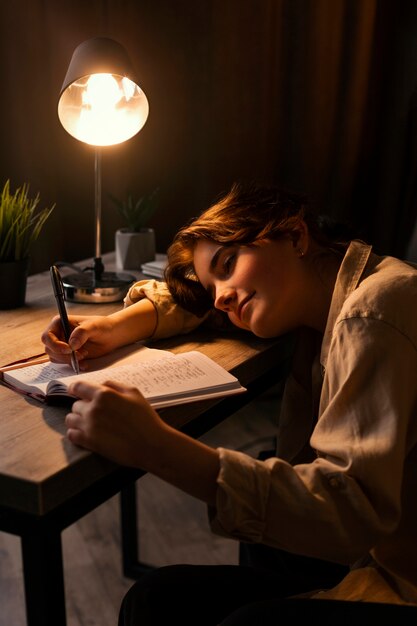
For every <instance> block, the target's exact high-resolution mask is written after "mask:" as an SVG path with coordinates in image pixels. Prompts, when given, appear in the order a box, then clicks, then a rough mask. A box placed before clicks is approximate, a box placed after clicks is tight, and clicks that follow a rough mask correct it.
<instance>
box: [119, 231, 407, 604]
mask: <svg viewBox="0 0 417 626" xmlns="http://www.w3.org/2000/svg"><path fill="white" fill-rule="evenodd" d="M149 282H151V283H152V282H153V281H149ZM149 282H148V283H147V284H148V285H149ZM144 288H145V287H144V284H142V286H138V287H134V288H133V291H132V292H131V294H130V296H129V300H128V302H129V301H131V300H134V299H136V295H137V290H138V289H139V290H140V289H142V291H143V290H144ZM163 288H164V287H162V286H158V285H157V284H155V282H153V284H152V287H149V289H150V290H149V291H148V292H147V293H145V292H143V294H142V295H141V296H140V297H144V296H146V297H150V298H151V299H152V300H153V301H154V302H155V305H156V307H157V310H158V315H159V320H161V323H160V325H158V328H157V333H159V332H161V331H160V327H161V328H163V330H162V332H163V333H165V332H167V328H168V327H169V332H170V333H171V334H174V333H175V332H176V333H178V332H187V330H190V329H191V328H193V327H195V326H196V325H198V323H201V320H198V319H197V318H193V316H191V315H190V314H188V313H186V312H183V311H179V309H178V307H175V305H173V304H172V301H171V300H170V298H169V294H168V293H167V292H165V293H164V295H163V297H162V298H160V299H159V300H158V297H155V295H154V294H155V293H162V292H161V291H160V290H162V289H163ZM135 290H136V291H135ZM151 292H152V293H151ZM168 302H169V304H168ZM162 311H164V312H166V311H168V312H169V315H168V316H169V317H170V320H169V321H166V320H165V319H164V321H163V322H162V317H161V314H162ZM158 336H162V335H158ZM320 344H321V350H320ZM306 444H307V446H306ZM311 451H314V452H315V458H314V459H313V460H309V461H308V462H301V461H302V460H304V459H308V458H309V452H310V453H311ZM219 452H220V459H221V469H220V473H219V476H218V492H217V503H216V507H215V510H213V511H210V518H211V526H212V529H213V530H214V531H215V532H218V533H221V534H223V535H226V536H229V537H234V538H236V539H240V540H242V541H249V542H262V543H265V544H267V545H271V546H274V547H277V548H282V549H284V550H288V551H292V552H295V553H299V554H304V555H307V556H313V557H317V558H321V559H328V560H331V561H336V562H341V563H346V564H349V565H351V566H352V572H351V573H350V574H349V575H348V577H347V578H346V579H345V580H344V581H342V583H341V584H340V585H338V587H337V588H336V589H334V590H332V591H328V592H324V593H322V594H320V595H319V596H318V597H331V598H339V599H351V600H359V599H360V600H374V601H386V602H413V603H416V604H417V271H416V269H415V268H413V267H411V266H409V265H407V264H405V263H403V262H401V261H399V260H397V259H394V258H392V257H379V256H376V255H374V254H372V253H371V248H370V246H367V245H365V244H363V243H361V242H356V241H355V242H352V243H351V245H350V246H349V249H348V251H347V253H346V255H345V258H344V260H343V262H342V265H341V268H340V271H339V274H338V277H337V280H336V284H335V288H334V292H333V297H332V302H331V306H330V311H329V316H328V321H327V327H326V330H325V334H324V337H323V338H321V337H320V336H319V335H318V334H317V333H314V332H312V331H311V332H310V331H308V330H305V329H303V330H302V331H301V332H300V338H299V344H298V349H297V354H296V356H295V360H294V369H293V372H292V375H291V376H290V377H289V379H288V381H287V384H286V388H285V392H284V397H283V405H282V414H281V416H280V423H279V433H278V449H277V455H278V456H277V458H272V459H268V460H266V461H257V460H255V459H253V458H251V457H249V456H247V455H245V454H242V453H240V452H236V451H232V450H226V449H223V448H220V449H219ZM368 554H370V555H371V558H372V562H371V565H367V566H360V565H355V562H356V563H357V562H358V561H362V562H363V561H364V559H365V557H366V556H367V555H368Z"/></svg>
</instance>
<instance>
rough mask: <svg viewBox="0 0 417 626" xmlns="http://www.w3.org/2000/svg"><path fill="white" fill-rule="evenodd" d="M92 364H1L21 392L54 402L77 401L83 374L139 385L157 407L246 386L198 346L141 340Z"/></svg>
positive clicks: (95, 379)
mask: <svg viewBox="0 0 417 626" xmlns="http://www.w3.org/2000/svg"><path fill="white" fill-rule="evenodd" d="M90 363H91V364H92V367H93V368H94V369H93V371H89V372H84V373H81V374H78V375H77V374H74V372H73V370H72V369H71V367H70V366H69V365H60V364H55V363H51V362H49V361H47V362H44V363H36V364H34V365H31V364H30V363H29V364H25V365H24V366H23V367H15V366H14V367H13V368H7V367H6V368H2V369H1V368H0V378H1V380H2V382H3V384H5V385H7V386H8V387H9V388H11V389H13V390H15V391H17V392H18V393H22V394H24V395H27V396H30V397H31V398H35V399H36V400H39V401H41V402H46V403H49V404H54V403H59V402H62V401H73V400H74V398H73V397H71V396H70V395H69V394H68V385H69V383H70V382H72V381H74V380H77V379H78V380H81V379H83V380H86V381H90V382H92V383H98V384H103V383H104V382H105V381H107V380H114V381H118V382H120V383H123V384H125V385H129V386H133V387H137V389H139V390H140V391H141V393H142V394H143V395H144V396H145V398H147V400H148V401H149V402H150V404H152V406H154V407H155V408H161V407H166V406H172V405H174V404H183V403H185V402H193V401H195V400H202V399H206V398H214V397H219V396H225V395H229V394H235V393H241V392H244V391H246V389H245V388H244V387H242V385H241V384H240V383H239V381H238V379H237V378H235V376H233V375H232V374H230V373H229V372H227V371H226V370H225V369H224V368H222V367H221V366H220V365H218V364H217V363H216V362H215V361H213V360H212V359H210V358H209V357H207V356H206V355H204V354H202V353H201V352H197V351H192V352H185V353H182V354H173V353H171V352H168V351H165V350H155V349H151V348H146V347H144V346H139V347H138V346H137V345H136V346H135V347H134V351H133V352H132V347H130V346H129V347H127V348H124V349H121V350H118V351H116V352H115V353H113V354H112V355H108V356H107V357H102V358H100V359H95V361H94V362H93V361H90Z"/></svg>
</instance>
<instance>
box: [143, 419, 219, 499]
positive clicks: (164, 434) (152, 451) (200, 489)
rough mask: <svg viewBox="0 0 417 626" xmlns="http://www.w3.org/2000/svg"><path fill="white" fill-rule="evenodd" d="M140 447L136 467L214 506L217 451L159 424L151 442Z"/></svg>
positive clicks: (217, 464)
mask: <svg viewBox="0 0 417 626" xmlns="http://www.w3.org/2000/svg"><path fill="white" fill-rule="evenodd" d="M144 447H145V448H146V450H143V456H142V458H141V463H140V467H142V468H143V469H144V470H145V471H147V472H150V473H152V474H155V475H156V476H158V477H159V478H161V479H162V480H165V481H167V482H169V483H170V484H172V485H174V486H176V487H178V488H179V489H182V490H183V491H185V492H187V493H188V494H189V495H191V496H194V497H195V498H198V499H199V500H203V501H204V502H206V503H207V504H211V505H214V504H215V501H216V492H217V476H218V474H219V470H220V457H219V453H218V451H217V450H215V449H214V448H211V447H209V446H207V445H205V444H203V443H201V442H200V441H198V440H196V439H193V438H191V437H189V436H188V435H185V434H184V433H182V432H180V431H178V430H177V429H175V428H173V427H171V426H169V425H168V424H166V423H165V422H163V421H162V420H161V421H160V423H159V424H158V426H157V432H156V433H154V436H153V441H152V442H149V441H148V442H146V445H145V446H144Z"/></svg>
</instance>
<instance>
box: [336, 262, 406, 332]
mask: <svg viewBox="0 0 417 626" xmlns="http://www.w3.org/2000/svg"><path fill="white" fill-rule="evenodd" d="M353 317H356V318H359V319H360V318H367V319H369V320H371V319H374V320H375V321H380V322H385V323H387V324H390V325H391V326H394V327H396V328H398V330H400V331H401V332H405V333H407V334H409V333H411V334H413V335H414V336H415V337H416V338H417V267H416V266H414V265H413V264H410V263H407V262H405V261H402V260H400V259H397V258H395V257H390V256H385V257H379V256H377V255H372V256H371V259H370V264H369V267H368V269H367V270H366V271H365V272H364V274H363V276H362V277H361V280H360V281H359V283H358V285H357V287H356V289H354V290H353V291H352V292H351V293H350V294H349V295H348V297H347V298H346V300H345V302H344V304H343V307H342V309H341V312H340V315H339V321H340V320H341V319H346V318H353Z"/></svg>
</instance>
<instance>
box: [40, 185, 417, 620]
mask: <svg viewBox="0 0 417 626" xmlns="http://www.w3.org/2000/svg"><path fill="white" fill-rule="evenodd" d="M166 280H167V285H164V284H157V283H155V282H154V281H148V282H146V281H145V282H141V283H138V284H137V285H136V286H134V287H133V288H132V289H131V291H130V293H129V294H128V297H127V299H126V304H127V305H128V306H127V308H125V309H124V310H123V311H120V312H118V313H116V314H114V315H111V316H109V317H93V318H77V317H74V318H72V319H71V323H72V324H73V326H74V330H73V333H72V335H71V338H70V342H69V344H70V347H69V346H68V345H67V344H66V343H65V342H64V341H63V337H62V333H61V331H60V327H59V323H58V321H57V320H54V321H53V322H52V323H51V325H50V327H49V328H48V329H47V330H46V331H45V333H44V335H43V340H44V343H45V346H46V351H47V352H48V353H49V355H50V357H51V359H52V360H54V361H65V360H68V359H69V353H70V348H72V349H74V350H77V354H78V356H79V358H80V360H81V363H85V364H87V366H88V358H89V357H93V356H98V355H99V354H103V353H104V352H107V351H109V350H112V349H114V348H115V347H117V346H120V345H123V344H126V343H129V342H132V341H135V340H138V339H141V338H145V337H151V336H152V337H161V336H167V335H172V334H175V333H181V332H187V331H189V330H191V329H192V328H195V327H196V326H197V325H199V324H201V323H210V322H215V321H216V317H217V318H218V315H219V312H220V314H221V315H222V316H223V317H227V319H228V321H229V322H231V323H232V324H233V325H235V326H238V327H239V328H244V329H246V330H248V331H251V332H253V333H255V334H256V335H258V336H259V337H274V336H277V335H280V334H282V333H285V332H287V331H297V333H298V345H297V350H296V353H295V356H294V364H293V370H292V374H291V376H290V377H289V378H288V381H287V383H286V387H285V392H284V397H283V404H282V412H281V415H280V421H279V432H278V437H277V441H278V445H277V451H276V456H274V457H272V458H269V459H267V460H265V461H259V460H255V459H252V458H250V457H248V456H246V455H244V454H241V453H239V452H235V451H231V450H225V449H222V448H219V449H217V450H215V449H212V448H210V447H208V446H206V445H204V444H202V443H201V442H198V441H194V440H192V439H190V438H189V437H187V436H186V435H184V434H181V433H179V432H177V431H175V430H174V429H172V428H170V427H169V426H167V425H166V424H165V423H164V422H162V420H161V419H160V418H159V417H158V415H157V413H156V412H155V411H154V410H153V409H152V408H151V407H150V406H149V405H148V403H147V402H146V401H145V400H144V399H143V397H142V396H141V394H140V393H139V392H138V391H137V390H134V389H128V388H125V387H123V386H121V385H116V384H114V383H112V382H111V381H109V382H108V383H107V384H106V385H105V386H93V385H87V384H85V383H82V382H77V383H75V384H74V385H73V387H72V389H71V391H72V393H74V395H76V396H77V397H78V398H79V400H77V401H76V402H75V403H74V405H73V407H72V411H71V412H70V413H69V414H68V415H67V417H66V425H67V428H68V431H67V434H68V438H69V439H70V440H71V441H72V442H73V443H75V444H77V445H80V446H83V447H86V448H89V449H91V450H94V451H96V452H98V453H100V454H103V455H104V456H107V457H109V458H111V459H113V460H114V461H116V462H118V463H121V464H126V465H131V466H137V467H141V468H143V469H144V470H146V471H149V472H151V473H153V474H155V475H157V476H159V477H160V478H163V479H165V480H167V481H168V482H170V483H172V484H174V485H176V486H177V487H179V488H181V489H183V490H184V491H186V492H188V493H189V494H191V495H193V496H195V497H197V498H199V499H201V500H203V501H204V502H206V503H207V504H208V506H209V516H210V523H211V527H212V529H213V531H215V532H219V533H221V534H223V535H226V536H228V537H234V538H236V539H239V540H241V541H243V542H247V543H254V544H265V545H266V546H271V547H273V548H275V549H278V550H279V551H283V552H282V554H284V555H285V554H288V553H289V554H292V555H294V557H293V559H295V561H296V560H297V558H299V555H302V556H304V557H310V558H313V559H317V560H318V561H313V563H322V564H323V572H325V573H324V574H323V576H321V575H318V576H317V579H316V580H315V581H314V576H313V577H312V578H310V579H309V580H308V581H305V580H303V575H302V574H303V572H302V568H303V563H304V561H303V560H301V561H300V570H301V571H299V573H298V574H299V576H298V579H297V576H295V577H294V576H293V574H291V575H290V576H289V577H286V575H285V570H283V569H279V568H277V569H276V571H274V570H273V568H272V569H266V568H263V569H261V570H259V569H256V568H253V567H238V566H236V567H234V566H230V567H229V568H224V567H219V568H217V567H216V566H213V567H209V568H207V567H206V568H204V567H201V568H200V567H198V566H188V567H187V566H183V567H180V566H178V567H176V566H175V567H173V568H162V569H161V570H157V571H156V572H152V573H151V574H150V575H149V576H147V577H145V578H144V579H143V580H141V581H140V582H139V583H138V584H137V585H136V586H135V587H133V589H132V590H131V591H130V592H129V594H128V595H127V597H126V598H125V601H124V604H123V606H122V611H121V616H120V624H125V625H127V624H136V623H140V624H147V623H149V624H151V623H152V624H154V623H157V624H160V623H161V624H162V623H166V620H167V619H168V618H169V619H174V616H175V615H177V616H178V619H179V620H180V621H181V623H183V624H188V623H190V624H191V623H193V624H196V623H198V624H218V623H222V624H252V623H253V624H255V623H284V624H285V623H287V621H289V620H290V619H293V618H294V617H296V616H299V615H304V612H305V611H309V613H310V615H312V616H316V617H317V619H320V622H321V623H322V624H331V623H334V620H335V619H337V620H338V622H339V623H350V620H351V619H352V615H351V613H352V612H355V611H360V613H359V614H358V615H362V616H363V615H364V613H365V611H366V618H369V619H371V618H372V617H378V616H379V614H381V615H382V614H383V615H384V617H385V616H387V615H388V614H389V612H390V611H395V612H396V613H395V614H394V615H396V614H397V613H398V612H400V618H399V619H400V620H402V621H401V623H408V622H407V620H410V623H411V620H415V619H416V611H417V609H416V608H415V606H414V605H417V565H416V564H417V541H416V534H417V505H416V497H415V494H416V493H417V385H416V372H417V349H416V346H417V315H416V313H415V311H416V310H417V271H416V269H415V268H413V267H411V266H410V265H407V264H405V263H403V262H401V261H399V260H397V259H394V258H391V257H380V256H377V255H375V254H373V253H372V251H371V247H370V246H368V245H366V244H364V243H362V242H360V241H351V242H350V243H349V242H344V241H340V240H339V239H335V238H330V237H328V236H326V235H325V234H324V232H323V231H322V230H321V229H320V227H319V225H318V222H317V220H316V219H315V218H314V216H313V214H312V213H311V212H310V211H309V210H308V208H307V207H306V206H305V204H304V203H303V201H302V200H301V199H300V198H298V197H297V196H295V195H292V194H288V193H284V192H282V191H279V190H277V189H274V188H272V189H271V188H261V189H260V188H256V187H252V186H249V187H241V186H234V187H233V188H232V190H231V192H230V193H229V194H227V195H226V196H225V197H224V198H223V199H222V200H220V201H219V202H218V203H217V204H215V205H214V206H213V207H212V208H210V209H208V210H207V211H206V212H205V213H203V214H202V216H200V217H199V218H197V219H196V220H194V222H192V223H191V224H190V225H189V226H187V227H185V228H183V229H182V230H181V231H180V232H179V233H178V235H177V236H176V238H175V239H174V242H173V244H172V246H171V248H170V250H169V267H168V270H167V273H166ZM215 312H217V314H216V313H215ZM217 321H218V320H217ZM278 554H281V552H279V553H278ZM289 560H290V561H291V557H290V559H289ZM305 562H306V563H307V562H308V561H307V560H306V561H305ZM323 562H324V563H323ZM326 562H330V563H338V564H342V565H347V566H349V567H350V571H349V573H348V574H347V575H346V576H344V577H343V580H341V581H340V582H339V584H336V582H338V576H339V577H340V571H341V570H338V574H337V573H335V571H332V569H331V565H330V563H329V565H328V568H327V566H326ZM283 572H284V573H283ZM326 572H330V574H329V576H328V579H327V583H326V582H325V579H326ZM313 582H318V585H317V586H319V587H321V588H323V587H332V589H328V590H327V591H323V590H322V591H320V592H319V591H317V593H315V594H313V593H310V596H314V599H311V600H309V601H307V600H306V599H302V600H300V599H298V600H294V599H293V600H291V601H289V600H285V601H283V600H281V599H282V598H286V597H288V596H294V595H295V594H300V593H302V592H306V591H310V592H311V591H312V590H313V589H314V584H313ZM184 589H185V590H186V593H185V594H184ZM162 598H165V600H164V601H161V599H162ZM190 598H193V599H194V602H192V601H191V600H190ZM319 599H320V602H319ZM325 600H327V601H325ZM334 600H337V601H338V602H334ZM342 600H345V601H346V600H347V601H366V602H367V604H366V605H364V604H363V602H361V603H359V602H347V603H346V602H343V603H341V601H342ZM306 602H308V605H306ZM300 603H301V604H300ZM379 603H384V604H383V605H381V604H379ZM407 604H408V605H410V606H399V605H407ZM394 605H395V606H394ZM381 606H382V609H381ZM300 611H301V613H300ZM380 612H381V613H380ZM392 619H398V617H392ZM343 620H347V621H346V622H344V621H343Z"/></svg>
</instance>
